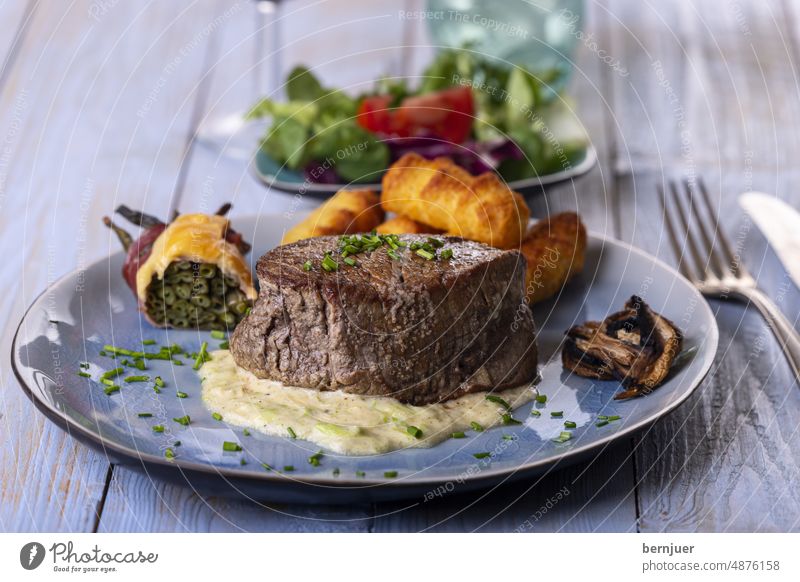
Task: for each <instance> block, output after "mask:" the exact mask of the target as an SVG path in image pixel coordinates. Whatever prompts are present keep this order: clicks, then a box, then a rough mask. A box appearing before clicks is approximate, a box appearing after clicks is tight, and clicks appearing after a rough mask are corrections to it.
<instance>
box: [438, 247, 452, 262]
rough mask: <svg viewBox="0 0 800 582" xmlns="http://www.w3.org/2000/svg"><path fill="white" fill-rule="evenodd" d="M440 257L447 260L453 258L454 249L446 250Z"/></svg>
mask: <svg viewBox="0 0 800 582" xmlns="http://www.w3.org/2000/svg"><path fill="white" fill-rule="evenodd" d="M439 256H440V257H441V258H443V259H445V260H447V259H452V258H453V249H444V250H443V251H442V252H441V253H439Z"/></svg>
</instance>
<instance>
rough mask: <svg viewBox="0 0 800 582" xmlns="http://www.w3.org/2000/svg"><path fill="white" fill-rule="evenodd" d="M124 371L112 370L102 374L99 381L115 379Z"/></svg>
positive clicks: (121, 369) (119, 369) (120, 369)
mask: <svg viewBox="0 0 800 582" xmlns="http://www.w3.org/2000/svg"><path fill="white" fill-rule="evenodd" d="M124 371H125V370H124V368H114V369H113V370H109V371H108V372H103V373H102V374H101V375H100V380H108V379H110V378H116V377H117V376H119V375H120V374H122V373H123V372H124Z"/></svg>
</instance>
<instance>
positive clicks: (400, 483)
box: [10, 214, 719, 490]
mask: <svg viewBox="0 0 800 582" xmlns="http://www.w3.org/2000/svg"><path fill="white" fill-rule="evenodd" d="M254 216H258V217H263V216H264V215H263V214H262V215H254ZM272 216H280V215H276V214H272ZM587 234H588V236H589V238H590V240H591V239H596V240H597V241H599V242H600V243H601V244H602V245H603V246H605V245H606V244H611V245H616V246H619V247H621V248H623V249H624V250H626V251H628V252H632V253H634V254H636V255H639V256H640V257H641V258H644V259H647V260H650V261H652V262H653V263H654V264H657V265H658V266H660V267H661V268H663V269H665V270H666V271H667V272H669V273H671V274H672V275H673V276H674V277H675V278H677V279H679V280H680V281H681V282H682V283H684V284H685V285H686V286H688V287H689V288H690V289H692V290H693V292H694V293H696V295H697V297H698V298H699V299H700V301H699V302H698V303H699V304H700V305H701V309H703V310H704V312H705V315H706V316H707V320H708V321H709V322H710V323H711V325H710V326H709V330H708V333H709V337H707V338H706V339H705V341H704V344H705V345H707V346H708V348H709V349H708V352H707V356H706V361H705V362H703V364H702V369H701V371H700V373H699V374H698V376H697V381H696V382H695V383H694V385H693V386H692V387H691V388H689V389H688V390H687V391H686V392H685V393H684V394H682V395H681V396H680V398H677V399H676V400H675V401H674V402H672V403H670V404H669V405H668V406H666V407H665V408H663V409H661V410H659V411H658V412H657V413H654V414H651V415H650V416H648V417H646V418H643V419H642V420H640V421H638V422H636V423H634V424H632V425H630V426H626V427H625V428H623V429H621V430H619V431H617V432H615V433H611V434H609V435H607V436H604V437H602V438H600V439H599V440H596V441H592V442H591V443H587V444H585V445H583V446H580V447H576V448H572V449H569V450H567V451H564V452H562V453H560V454H558V455H554V456H551V457H547V458H544V459H539V460H537V461H532V462H529V463H524V464H520V465H517V466H515V467H513V468H502V469H489V470H482V471H481V472H480V473H478V474H476V475H469V476H467V477H465V478H463V484H465V485H468V486H471V487H472V488H478V487H480V485H481V484H482V483H483V482H484V481H493V480H497V479H498V478H505V479H516V478H521V477H524V476H525V475H527V474H536V473H537V470H538V469H542V468H547V467H549V466H552V465H557V464H559V463H565V464H569V463H570V462H571V461H573V460H579V459H580V458H582V457H583V456H584V455H586V454H588V453H590V452H592V451H593V450H596V449H599V448H602V447H604V446H606V445H608V444H609V443H611V442H613V441H615V440H617V439H621V438H623V437H626V436H631V435H632V434H634V433H636V432H637V431H639V430H641V429H643V428H645V427H646V426H649V425H651V424H652V423H654V422H656V421H658V420H659V419H661V418H663V417H664V416H666V415H667V414H670V413H672V412H673V411H674V410H676V409H677V408H678V407H679V406H680V405H681V404H683V403H684V402H685V401H686V400H687V399H688V398H689V397H690V396H691V395H692V394H694V393H695V391H696V390H697V388H698V387H699V386H700V385H701V384H702V383H703V381H704V380H705V378H706V377H707V376H708V373H709V372H710V370H711V367H712V366H713V363H714V360H715V359H716V353H717V348H718V345H719V326H718V324H717V320H716V318H715V317H714V313H713V311H712V309H711V306H710V305H709V304H708V301H707V300H706V298H705V297H704V296H703V295H702V294H701V293H700V291H699V290H698V289H697V288H696V287H695V286H694V285H692V283H691V282H690V281H689V280H688V279H686V277H684V276H683V275H682V274H681V273H679V272H678V271H677V270H676V269H674V268H673V267H672V266H670V265H668V264H667V263H665V262H664V261H662V260H661V259H660V258H658V257H656V256H654V255H651V254H650V253H648V252H647V251H645V250H643V249H640V248H638V247H635V246H633V245H631V244H629V243H627V242H625V241H621V240H618V239H616V238H613V237H610V236H606V235H605V234H603V233H599V232H595V231H591V230H590V231H589V232H588V233H587ZM115 254H120V253H119V252H118V253H115ZM109 260H110V256H108V257H104V258H100V259H96V260H95V261H92V262H91V263H90V264H89V265H87V266H86V267H85V270H86V269H89V268H91V267H92V266H94V265H97V264H100V263H103V262H108V261H109ZM76 271H77V269H74V270H72V271H70V272H68V273H65V274H64V275H62V276H60V277H59V278H58V279H56V280H55V281H53V282H52V283H51V284H50V285H48V286H47V287H46V288H45V289H44V290H42V291H41V292H40V293H39V294H38V295H37V296H36V298H35V299H34V300H33V301H32V302H31V303H30V305H28V307H27V308H26V309H25V313H24V314H23V316H22V318H21V319H20V321H19V323H18V324H17V328H16V330H15V331H14V337H13V340H12V342H11V353H10V360H11V368H12V370H13V372H14V376H15V377H16V379H17V383H18V384H19V386H20V389H21V390H22V391H23V392H24V393H25V395H26V396H27V397H28V398H29V399H30V400H31V401H32V402H33V404H34V405H35V406H36V408H37V409H38V410H39V411H40V412H42V413H43V414H44V415H45V416H46V417H47V418H48V419H49V420H50V421H52V422H53V423H54V424H55V425H56V426H58V427H59V428H60V429H61V430H63V431H64V432H66V433H67V434H68V435H69V436H70V437H73V438H77V439H78V440H80V441H83V439H86V441H89V442H90V443H91V444H94V445H97V446H99V447H100V449H102V450H103V451H104V452H105V453H106V454H107V455H108V451H111V452H113V453H114V454H115V455H117V456H119V457H121V458H124V459H127V460H131V461H134V463H135V464H138V465H142V466H144V467H145V468H146V466H147V465H148V464H152V465H156V466H157V468H158V469H161V470H167V471H171V472H173V473H177V474H185V473H186V472H195V473H202V474H206V475H210V476H214V477H222V478H224V479H226V481H227V480H228V479H230V480H231V481H235V480H236V479H248V480H252V481H254V482H260V483H265V484H270V483H276V484H281V485H287V484H289V483H292V482H294V483H295V484H296V485H298V486H314V487H319V488H330V489H351V490H352V489H357V490H364V489H371V488H373V487H388V488H392V489H398V490H401V489H405V488H408V489H412V488H413V489H418V488H419V487H424V486H435V485H440V484H442V483H446V482H447V481H448V479H449V477H445V476H440V477H425V478H414V477H413V476H408V477H399V478H396V479H387V478H383V479H380V478H377V477H372V478H368V477H360V478H358V479H354V478H352V477H346V478H341V477H335V478H332V477H329V476H328V477H326V478H314V477H311V478H306V477H302V478H300V477H292V476H290V475H285V474H283V473H276V472H262V471H256V470H251V469H245V470H242V469H236V468H229V467H219V466H216V465H212V464H204V463H199V462H196V461H188V460H183V459H180V458H176V459H173V460H167V459H165V458H163V457H160V456H157V455H153V454H150V453H145V452H141V451H137V450H135V449H131V448H128V447H126V446H124V445H120V444H119V443H117V442H116V441H114V440H110V439H106V438H105V437H103V435H102V434H100V433H97V432H94V431H92V430H90V429H88V428H86V427H84V426H82V425H81V424H79V423H77V422H76V421H75V420H73V419H71V418H70V417H69V416H67V415H66V414H65V413H62V412H61V411H59V410H58V409H57V408H55V407H53V406H52V405H51V404H50V403H49V402H46V401H44V400H42V399H40V398H39V396H38V394H36V393H35V392H34V390H33V389H32V388H31V387H30V386H28V384H27V382H26V381H25V380H24V379H23V377H22V373H21V372H20V370H19V369H18V367H17V357H16V356H17V341H18V339H19V334H20V331H21V330H22V327H23V325H24V324H25V322H26V319H27V317H28V315H29V314H30V312H31V310H32V309H33V308H34V306H36V305H37V304H38V303H39V301H40V299H41V298H42V297H43V296H45V295H46V294H47V293H48V292H49V291H51V290H52V289H53V288H54V287H56V286H58V285H59V284H61V283H62V282H63V281H64V280H66V279H67V278H69V277H71V276H73V275H74V274H75V273H76ZM73 433H77V434H78V435H80V436H79V437H76V436H75V435H74V434H73ZM81 437H82V438H81ZM83 442H85V441H83ZM505 479H504V480H505ZM229 484H230V486H231V488H234V489H235V487H234V485H233V483H232V482H229Z"/></svg>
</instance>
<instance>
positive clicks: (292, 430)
mask: <svg viewBox="0 0 800 582" xmlns="http://www.w3.org/2000/svg"><path fill="white" fill-rule="evenodd" d="M286 432H288V433H289V438H292V439H296V438H297V433H295V432H294V429H293V428H292V427H291V426H287V427H286Z"/></svg>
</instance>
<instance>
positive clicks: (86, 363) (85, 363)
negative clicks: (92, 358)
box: [78, 362, 89, 368]
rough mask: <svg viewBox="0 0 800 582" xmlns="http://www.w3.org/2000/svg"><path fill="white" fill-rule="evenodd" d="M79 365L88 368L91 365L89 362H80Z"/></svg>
mask: <svg viewBox="0 0 800 582" xmlns="http://www.w3.org/2000/svg"><path fill="white" fill-rule="evenodd" d="M78 367H79V368H88V367H89V362H81V363H79V364H78Z"/></svg>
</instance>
